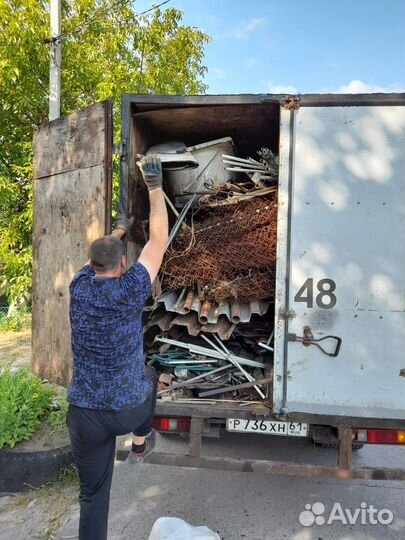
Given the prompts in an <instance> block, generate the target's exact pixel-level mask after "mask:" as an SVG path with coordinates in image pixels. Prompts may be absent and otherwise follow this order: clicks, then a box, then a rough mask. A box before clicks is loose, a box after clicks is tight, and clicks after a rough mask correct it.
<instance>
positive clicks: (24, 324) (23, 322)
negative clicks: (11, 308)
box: [0, 309, 32, 333]
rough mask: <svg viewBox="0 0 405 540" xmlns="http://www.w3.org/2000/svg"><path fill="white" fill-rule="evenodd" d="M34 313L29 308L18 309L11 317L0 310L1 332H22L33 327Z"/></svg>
mask: <svg viewBox="0 0 405 540" xmlns="http://www.w3.org/2000/svg"><path fill="white" fill-rule="evenodd" d="M31 320H32V314H31V313H30V311H29V310H23V309H21V310H17V311H15V312H14V313H13V314H12V315H11V316H10V317H7V315H6V313H4V311H0V333H2V332H10V331H11V332H20V331H21V330H30V329H31Z"/></svg>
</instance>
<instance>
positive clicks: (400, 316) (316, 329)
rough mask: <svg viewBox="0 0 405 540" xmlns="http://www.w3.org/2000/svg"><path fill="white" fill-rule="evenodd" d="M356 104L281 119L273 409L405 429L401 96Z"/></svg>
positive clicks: (314, 108) (310, 106) (309, 108)
mask: <svg viewBox="0 0 405 540" xmlns="http://www.w3.org/2000/svg"><path fill="white" fill-rule="evenodd" d="M332 97H333V96H332ZM356 97H357V98H359V99H358V102H359V103H358V104H356V103H350V102H349V101H345V98H346V99H347V100H352V101H353V99H354V98H353V97H350V96H340V98H341V103H338V101H339V99H338V98H339V96H337V97H336V96H335V103H334V104H331V105H329V104H328V103H325V102H323V103H321V104H316V103H313V102H311V100H308V101H307V102H306V101H305V96H304V97H303V99H302V102H301V104H300V106H299V107H298V108H295V109H294V108H292V109H291V110H285V109H283V111H282V113H281V117H282V120H281V137H280V156H281V157H280V198H279V205H280V215H279V261H278V263H279V267H278V276H277V303H276V322H277V336H276V337H278V338H280V339H279V340H278V341H277V342H276V354H275V382H274V395H275V409H276V410H279V411H280V410H285V412H288V411H289V412H308V413H313V414H333V415H345V416H360V417H363V416H364V417H373V418H394V419H395V418H397V419H404V418H405V384H404V383H405V379H404V378H403V376H401V374H403V372H404V368H405V360H404V358H405V355H404V351H405V273H404V265H405V203H404V201H405V161H404V147H405V106H404V105H405V103H404V95H398V96H397V97H395V96H391V98H392V100H391V101H392V103H391V104H390V103H387V100H389V99H390V96H388V97H387V96H385V97H384V96H380V97H378V96H374V98H373V97H372V96H363V97H362V96H355V98H356ZM362 101H363V102H364V101H366V103H363V102H362Z"/></svg>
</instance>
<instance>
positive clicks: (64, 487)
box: [13, 466, 79, 540]
mask: <svg viewBox="0 0 405 540" xmlns="http://www.w3.org/2000/svg"><path fill="white" fill-rule="evenodd" d="M78 489H79V480H78V476H77V472H76V469H75V468H74V467H73V466H71V467H67V468H65V469H63V470H62V471H61V473H60V476H59V479H58V480H56V481H54V482H48V483H47V484H44V485H43V486H41V487H40V488H37V489H33V490H32V491H29V492H28V493H24V494H22V495H18V496H17V497H16V499H15V501H13V508H16V509H19V510H22V509H24V508H27V506H28V505H29V504H30V503H32V502H33V501H36V502H40V503H41V505H42V507H43V509H44V512H45V513H46V523H44V529H43V530H42V531H41V533H40V535H41V536H40V538H41V540H53V539H54V538H55V536H56V533H57V532H58V530H59V529H60V527H61V525H62V518H63V516H64V515H65V514H66V512H67V511H68V510H69V508H70V507H71V506H72V504H73V503H75V502H76V500H77V491H78Z"/></svg>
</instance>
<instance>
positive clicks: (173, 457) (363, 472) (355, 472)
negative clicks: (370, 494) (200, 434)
mask: <svg viewBox="0 0 405 540" xmlns="http://www.w3.org/2000/svg"><path fill="white" fill-rule="evenodd" d="M127 455H128V452H127V451H118V452H117V459H125V458H126V456H127ZM145 463H151V464H154V465H171V466H175V467H192V468H201V469H213V470H225V471H237V472H255V473H260V474H275V475H283V476H301V477H305V478H337V479H340V480H354V479H361V480H405V469H388V468H373V467H370V468H369V467H363V468H359V469H347V468H343V469H342V468H339V467H324V466H320V465H307V464H301V463H290V462H288V461H287V462H286V461H270V460H241V459H233V458H218V457H198V458H196V457H192V456H180V455H178V454H165V453H160V452H154V453H152V454H151V455H150V456H148V457H147V458H146V459H145Z"/></svg>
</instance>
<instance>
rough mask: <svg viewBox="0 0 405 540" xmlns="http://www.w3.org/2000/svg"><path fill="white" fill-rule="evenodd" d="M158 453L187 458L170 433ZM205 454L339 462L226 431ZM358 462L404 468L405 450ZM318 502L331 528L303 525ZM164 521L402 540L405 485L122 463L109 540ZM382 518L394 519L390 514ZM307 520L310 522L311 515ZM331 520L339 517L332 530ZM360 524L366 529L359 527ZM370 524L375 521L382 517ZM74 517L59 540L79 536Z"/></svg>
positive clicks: (300, 536) (294, 536)
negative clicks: (308, 509) (173, 518)
mask: <svg viewBox="0 0 405 540" xmlns="http://www.w3.org/2000/svg"><path fill="white" fill-rule="evenodd" d="M157 450H158V451H164V452H181V453H185V452H186V451H187V441H185V440H182V439H179V438H178V437H173V436H170V435H169V436H165V437H159V439H158V444H157ZM203 454H204V455H210V456H215V455H216V456H225V455H226V456H229V457H235V458H256V459H280V460H292V461H295V462H306V463H318V464H323V465H334V464H335V463H336V451H334V450H325V449H319V448H316V447H314V446H313V445H312V444H311V443H310V442H309V441H308V440H306V439H296V438H294V439H292V438H290V439H286V438H285V437H270V436H266V435H245V434H230V433H224V435H223V436H222V437H221V439H220V440H216V439H204V445H203ZM354 462H355V465H357V466H385V467H390V466H392V467H405V448H399V447H387V446H376V447H365V448H363V449H362V450H360V451H359V452H356V454H355V458H354ZM314 503H322V504H323V505H324V507H322V506H321V505H319V504H318V505H316V506H315V508H314V509H315V510H316V511H318V513H319V512H321V511H322V510H324V511H323V512H322V513H321V514H319V515H318V517H319V518H320V522H321V523H323V521H326V523H324V524H321V525H317V524H313V525H312V526H304V525H302V524H301V523H300V520H299V517H300V514H301V512H303V511H304V510H305V505H310V504H311V505H312V504H314ZM335 503H339V504H340V508H341V509H342V511H340V510H339V507H338V506H336V504H335ZM362 503H363V506H362ZM334 505H335V510H334V514H332V516H331V511H332V509H333V507H334ZM371 505H373V506H374V508H375V509H376V510H378V511H381V510H383V509H387V510H389V511H390V512H392V514H393V516H392V517H393V520H392V522H391V523H390V524H388V525H383V524H371V523H370V511H369V509H370V508H371ZM311 508H312V507H311ZM356 509H359V512H360V513H359V515H358V518H357V521H356V522H355V523H354V524H350V523H349V521H348V516H347V513H346V511H347V510H349V511H351V513H352V517H353V519H355V518H356V514H355V511H356ZM362 511H363V512H362ZM361 512H362V513H361ZM161 516H176V517H180V518H182V519H184V520H186V521H188V522H189V523H192V524H193V525H207V526H208V527H209V528H210V529H212V530H214V531H217V532H219V534H220V535H221V538H223V539H226V540H239V539H246V540H283V539H289V540H383V539H384V540H388V539H395V540H404V539H405V482H402V483H401V482H380V481H360V480H356V481H341V480H331V479H308V478H297V477H285V476H284V477H283V476H272V475H267V476H266V475H260V474H256V473H236V472H225V471H223V472H222V471H211V470H197V469H182V468H176V467H167V466H158V465H150V464H141V465H135V466H134V465H129V464H127V463H125V462H117V463H116V466H115V471H114V481H113V488H112V493H111V506H110V532H109V540H147V538H148V536H149V533H150V530H151V528H152V525H153V523H154V521H155V520H156V519H157V518H158V517H161ZM380 516H381V517H382V518H383V519H384V520H389V518H390V514H389V513H387V512H385V513H383V514H380ZM302 517H304V518H307V519H311V514H308V513H306V514H305V515H303V516H302ZM314 517H315V516H313V518H314ZM330 517H335V519H334V520H332V521H331V522H330V523H329V524H328V523H327V521H328V520H329V519H328V518H330ZM313 518H312V519H313ZM322 518H324V519H323V520H322ZM362 518H363V521H365V522H366V523H364V524H362V523H361V521H362ZM371 518H372V519H374V521H376V520H377V518H378V515H377V513H376V512H374V513H372V514H371ZM77 519H78V511H77V509H76V510H75V511H74V513H73V516H72V520H71V521H70V523H68V525H67V527H65V529H64V530H63V531H62V532H61V533H60V535H59V536H58V540H62V539H68V538H69V539H73V538H75V535H76V534H77ZM318 521H319V520H318ZM345 521H346V524H345ZM178 540H186V539H183V538H182V539H178Z"/></svg>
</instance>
